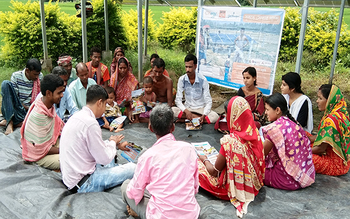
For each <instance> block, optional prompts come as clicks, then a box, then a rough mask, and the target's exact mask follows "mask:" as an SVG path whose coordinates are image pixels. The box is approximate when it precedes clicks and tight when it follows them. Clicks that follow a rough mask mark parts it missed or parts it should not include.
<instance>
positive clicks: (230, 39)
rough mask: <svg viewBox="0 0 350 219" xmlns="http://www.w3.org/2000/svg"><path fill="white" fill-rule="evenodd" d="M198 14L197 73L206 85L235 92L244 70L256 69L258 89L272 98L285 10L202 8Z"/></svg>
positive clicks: (240, 84) (241, 80)
mask: <svg viewBox="0 0 350 219" xmlns="http://www.w3.org/2000/svg"><path fill="white" fill-rule="evenodd" d="M199 12H200V13H199V19H198V28H197V37H199V39H198V40H197V42H198V44H197V58H198V72H199V73H201V74H202V75H204V76H205V77H206V78H207V80H208V82H209V83H212V84H216V85H219V86H223V87H228V88H232V89H237V90H238V89H239V88H240V87H243V86H244V83H243V77H242V72H243V70H244V69H245V68H246V67H249V66H251V67H255V69H256V71H257V87H258V88H259V89H260V90H261V91H262V93H263V94H264V95H270V94H272V91H273V84H274V80H275V72H276V66H277V60H278V53H279V48H280V43H281V36H282V30H283V22H284V14H285V12H284V9H268V8H244V7H201V8H200V11H199Z"/></svg>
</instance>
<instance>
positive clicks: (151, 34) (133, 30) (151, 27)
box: [122, 9, 156, 49]
mask: <svg viewBox="0 0 350 219" xmlns="http://www.w3.org/2000/svg"><path fill="white" fill-rule="evenodd" d="M137 18H138V15H137V11H136V10H133V9H130V10H129V11H128V12H126V11H123V17H122V24H123V27H124V30H125V32H126V36H127V46H128V48H130V49H136V48H137V44H138V21H137ZM155 27H156V25H155V22H154V20H153V13H152V11H151V10H149V12H148V34H147V35H148V40H149V41H153V40H155V39H156V32H155ZM144 28H145V10H144V9H143V10H142V34H143V33H144Z"/></svg>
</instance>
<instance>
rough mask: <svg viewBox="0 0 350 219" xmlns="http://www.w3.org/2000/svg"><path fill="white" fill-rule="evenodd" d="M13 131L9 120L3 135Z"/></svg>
mask: <svg viewBox="0 0 350 219" xmlns="http://www.w3.org/2000/svg"><path fill="white" fill-rule="evenodd" d="M12 132H13V122H12V120H11V122H10V123H9V124H8V126H7V128H6V131H5V135H8V134H11V133H12Z"/></svg>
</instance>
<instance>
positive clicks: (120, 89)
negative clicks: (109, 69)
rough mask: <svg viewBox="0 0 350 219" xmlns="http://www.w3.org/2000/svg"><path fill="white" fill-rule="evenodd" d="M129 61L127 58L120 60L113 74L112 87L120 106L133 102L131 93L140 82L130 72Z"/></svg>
mask: <svg viewBox="0 0 350 219" xmlns="http://www.w3.org/2000/svg"><path fill="white" fill-rule="evenodd" d="M129 66H130V64H129V61H128V60H127V59H126V58H125V57H121V58H119V59H118V62H117V68H116V71H115V72H114V73H113V74H112V76H111V80H110V84H109V86H110V87H113V88H114V90H115V97H116V99H115V101H116V102H117V103H118V105H120V104H122V102H123V101H124V102H125V103H127V102H130V101H131V92H132V91H133V90H136V89H137V88H138V84H139V82H138V81H137V79H136V78H135V76H134V75H133V74H132V72H130V68H129Z"/></svg>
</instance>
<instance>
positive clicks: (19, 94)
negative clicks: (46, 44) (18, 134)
mask: <svg viewBox="0 0 350 219" xmlns="http://www.w3.org/2000/svg"><path fill="white" fill-rule="evenodd" d="M40 71H41V64H40V62H39V60H38V59H35V58H33V59H29V60H28V61H27V64H26V68H25V69H24V70H23V71H17V72H14V73H13V74H12V76H11V81H8V80H4V81H3V82H2V84H1V96H2V105H1V112H2V114H3V116H4V117H5V119H4V120H2V121H1V122H0V125H2V126H6V131H5V135H8V134H10V133H12V132H13V128H14V127H19V126H21V125H22V122H23V120H24V117H25V116H26V113H27V111H28V109H29V106H30V104H31V103H32V102H33V101H34V100H35V98H36V96H37V95H38V93H39V92H40V80H41V79H42V78H43V74H42V73H41V72H40Z"/></svg>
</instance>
